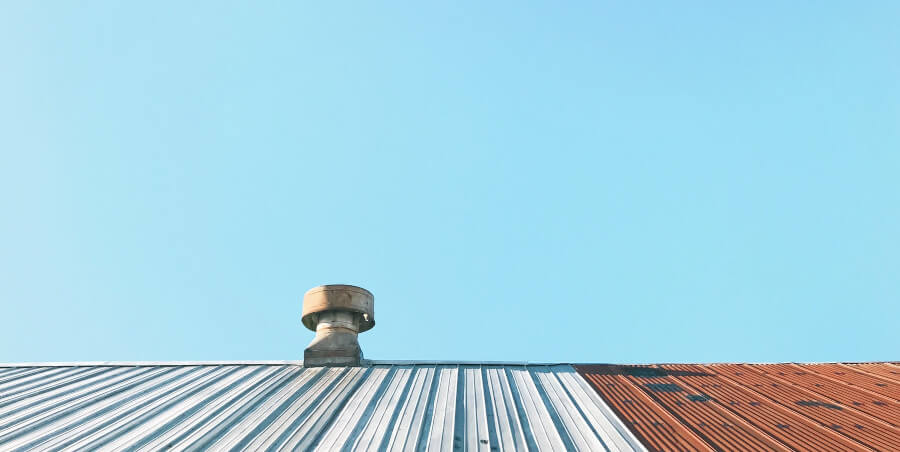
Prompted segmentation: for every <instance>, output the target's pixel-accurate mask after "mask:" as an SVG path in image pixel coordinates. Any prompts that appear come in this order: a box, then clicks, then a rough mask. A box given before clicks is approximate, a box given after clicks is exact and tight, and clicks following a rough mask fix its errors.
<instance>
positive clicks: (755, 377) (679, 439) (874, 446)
mask: <svg viewBox="0 0 900 452" xmlns="http://www.w3.org/2000/svg"><path fill="white" fill-rule="evenodd" d="M576 368H577V369H578V371H579V372H580V373H581V374H582V375H584V377H585V378H586V379H587V380H588V381H590V382H591V383H592V384H593V386H594V387H595V389H596V390H597V392H598V393H599V394H600V395H602V396H603V398H604V400H605V401H606V402H607V403H608V404H609V406H610V407H612V408H613V409H614V410H615V411H616V412H617V413H618V414H619V415H620V416H621V418H622V420H623V421H624V422H625V423H626V424H627V425H628V426H629V428H631V429H632V431H633V432H634V433H635V435H636V436H638V438H639V439H640V440H641V441H642V442H643V443H644V444H645V445H646V446H647V448H648V449H650V450H667V451H668V450H703V451H711V450H792V449H793V450H819V451H834V450H900V428H898V426H900V366H897V365H896V364H895V363H862V364H836V363H831V364H714V365H687V364H666V365H646V366H621V365H578V366H576Z"/></svg>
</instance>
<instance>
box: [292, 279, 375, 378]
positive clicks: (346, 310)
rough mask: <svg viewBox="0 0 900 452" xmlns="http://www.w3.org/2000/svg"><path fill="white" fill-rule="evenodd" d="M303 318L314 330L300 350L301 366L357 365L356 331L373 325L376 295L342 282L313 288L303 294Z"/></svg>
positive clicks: (359, 351) (308, 326)
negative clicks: (308, 340) (307, 344)
mask: <svg viewBox="0 0 900 452" xmlns="http://www.w3.org/2000/svg"><path fill="white" fill-rule="evenodd" d="M302 321H303V325H304V326H306V327H307V328H309V329H310V330H312V331H315V332H316V337H315V339H313V341H312V342H310V344H309V346H308V347H306V350H304V351H303V367H321V366H359V365H360V362H361V361H362V349H360V348H359V341H357V334H359V333H362V332H364V331H368V330H370V329H372V327H373V326H375V296H374V295H372V293H371V292H369V291H368V290H366V289H363V288H362V287H356V286H348V285H344V284H331V285H326V286H319V287H313V288H312V289H309V291H307V292H306V295H304V296H303V318H302Z"/></svg>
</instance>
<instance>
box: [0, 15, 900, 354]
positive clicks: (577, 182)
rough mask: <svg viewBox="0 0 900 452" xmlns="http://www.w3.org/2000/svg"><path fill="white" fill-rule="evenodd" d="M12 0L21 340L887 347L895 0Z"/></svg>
mask: <svg viewBox="0 0 900 452" xmlns="http://www.w3.org/2000/svg"><path fill="white" fill-rule="evenodd" d="M321 3H322V2H320V3H319V4H314V3H307V4H300V3H299V2H284V3H280V2H277V3H276V2H241V3H226V2H206V3H203V2H125V3H122V2H109V3H105V2H69V3H65V2H61V3H58V4H54V5H50V4H48V3H46V2H18V4H13V3H9V4H6V5H5V6H4V7H3V9H4V12H3V14H0V58H2V60H0V61H2V62H0V68H2V69H0V132H2V133H0V209H2V210H0V211H2V220H0V318H2V325H3V327H2V328H0V361H86V360H218V359H299V358H300V357H302V353H303V348H304V347H305V346H306V345H307V344H308V343H309V341H310V340H311V338H312V336H313V333H312V332H309V331H307V330H305V329H304V328H303V327H302V326H301V324H300V303H301V298H302V295H303V293H304V292H305V291H306V290H307V289H309V288H311V287H313V286H316V285H319V284H324V283H349V284H356V285H360V286H363V287H366V288H368V289H370V290H371V291H372V292H374V293H375V296H376V303H375V305H376V319H377V326H376V327H375V328H374V329H373V330H372V331H370V332H367V333H365V334H363V335H362V336H361V343H362V346H363V350H364V351H365V353H366V357H367V358H374V359H448V360H449V359H462V360H529V361H568V362H659V361H665V362H711V361H834V360H843V361H861V360H896V359H898V355H897V349H898V345H900V328H898V327H897V320H898V318H900V278H898V275H900V238H898V237H900V58H898V55H900V27H897V18H898V17H900V4H898V3H897V2H862V3H861V2H849V1H847V2H746V3H745V4H744V5H743V6H735V5H724V4H716V3H713V2H707V3H693V2H677V3H676V2H669V3H664V2H660V3H659V4H657V5H636V4H633V2H587V3H580V2H571V3H566V4H560V2H545V3H543V4H538V3H529V4H526V3H523V2H507V3H502V2H489V4H486V3H488V2H471V3H467V4H463V3H459V2H453V3H451V2H446V3H438V2H429V3H430V4H428V5H424V4H422V3H421V2H408V3H393V2H391V3H387V2H364V3H363V2H360V3H344V2H341V3H337V2H335V3H329V4H321Z"/></svg>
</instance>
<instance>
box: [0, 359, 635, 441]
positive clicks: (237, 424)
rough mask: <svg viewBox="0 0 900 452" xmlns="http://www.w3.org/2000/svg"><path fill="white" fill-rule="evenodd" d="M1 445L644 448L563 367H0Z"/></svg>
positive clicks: (229, 365) (587, 389) (241, 365)
mask: <svg viewBox="0 0 900 452" xmlns="http://www.w3.org/2000/svg"><path fill="white" fill-rule="evenodd" d="M0 449H2V450H33V449H39V450H63V449H66V450H160V449H173V450H203V449H215V450H225V449H228V450H262V449H266V450H312V449H318V450H410V451H411V450H428V451H449V450H611V451H614V450H645V449H644V448H643V446H642V445H641V444H640V442H639V441H638V440H637V439H636V438H635V437H634V436H633V435H632V433H631V432H630V431H629V430H628V429H627V428H626V427H625V426H624V425H623V424H622V423H621V422H619V420H618V419H617V418H616V416H615V415H614V414H613V412H612V411H611V410H610V409H609V407H607V406H606V405H605V404H604V403H603V401H602V399H601V398H600V397H599V396H598V395H597V394H596V393H595V392H594V391H593V389H591V387H590V386H589V385H588V384H587V383H586V382H585V381H584V380H583V379H582V378H581V377H580V376H578V374H577V373H576V372H575V371H574V369H573V368H572V367H571V366H568V365H475V364H466V365H460V364H375V365H371V366H367V367H341V368H309V369H305V368H303V367H301V366H298V365H295V364H260V365H255V364H228V363H218V364H215V365H191V364H179V365H174V364H167V363H157V364H155V365H93V366H65V365H62V366H54V367H48V366H36V367H6V368H0Z"/></svg>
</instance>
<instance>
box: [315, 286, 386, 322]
mask: <svg viewBox="0 0 900 452" xmlns="http://www.w3.org/2000/svg"><path fill="white" fill-rule="evenodd" d="M334 310H337V311H350V312H356V313H359V314H362V316H363V318H362V320H361V322H360V330H359V332H363V331H368V330H370V329H372V327H374V326H375V296H374V295H372V292H369V291H368V290H366V289H363V288H362V287H357V286H350V285H347V284H329V285H325V286H317V287H313V288H312V289H309V290H308V291H306V294H304V295H303V312H302V314H301V318H302V321H303V325H304V326H306V327H307V328H309V329H310V330H312V331H315V330H316V322H315V320H314V318H313V317H312V316H313V315H314V314H316V313H319V312H325V311H334Z"/></svg>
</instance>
